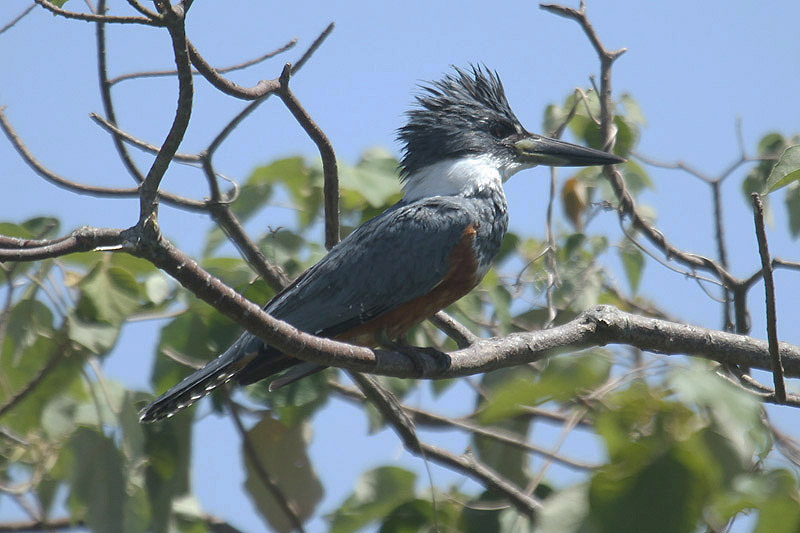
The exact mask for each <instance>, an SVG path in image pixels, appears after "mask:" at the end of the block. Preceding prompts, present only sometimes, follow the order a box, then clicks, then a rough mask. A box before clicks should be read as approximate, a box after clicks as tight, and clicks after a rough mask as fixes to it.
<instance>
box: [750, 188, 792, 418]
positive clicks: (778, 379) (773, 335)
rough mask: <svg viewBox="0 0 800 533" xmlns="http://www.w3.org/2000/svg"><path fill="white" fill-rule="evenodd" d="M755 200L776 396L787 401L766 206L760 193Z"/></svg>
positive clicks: (757, 235) (768, 336)
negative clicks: (765, 220) (768, 242)
mask: <svg viewBox="0 0 800 533" xmlns="http://www.w3.org/2000/svg"><path fill="white" fill-rule="evenodd" d="M751 198H752V200H753V214H754V219H755V224H756V237H757V238H758V252H759V254H760V255H761V272H762V273H763V275H764V292H765V293H766V307H767V339H768V340H769V355H770V359H771V360H772V379H773V381H774V383H775V397H776V398H778V401H781V402H785V401H786V384H785V383H784V382H783V366H782V365H781V353H780V349H779V348H778V317H777V313H776V311H775V282H774V280H773V278H772V265H771V264H770V260H769V246H768V245H767V232H766V230H765V228H764V206H763V205H762V204H761V198H760V197H759V195H758V193H753V194H752V195H751Z"/></svg>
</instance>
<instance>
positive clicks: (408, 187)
mask: <svg viewBox="0 0 800 533" xmlns="http://www.w3.org/2000/svg"><path fill="white" fill-rule="evenodd" d="M531 166H532V165H531ZM524 168H530V166H526V165H521V164H519V163H512V164H510V165H509V164H503V163H502V162H500V161H499V160H498V159H496V158H494V157H491V156H489V155H480V156H466V157H461V158H458V159H447V160H445V161H439V162H438V163H434V164H433V165H428V166H427V167H424V168H422V169H420V170H419V171H417V172H415V173H413V174H411V175H410V176H408V178H406V180H405V183H404V184H403V192H404V193H405V194H404V199H405V200H406V201H409V202H413V201H414V200H419V199H420V198H429V197H432V196H459V195H463V194H469V193H471V192H474V191H478V190H481V189H486V188H492V189H498V188H501V187H502V185H503V182H504V181H506V180H507V179H508V178H510V177H511V176H513V175H514V174H516V173H517V172H519V171H520V170H522V169H524Z"/></svg>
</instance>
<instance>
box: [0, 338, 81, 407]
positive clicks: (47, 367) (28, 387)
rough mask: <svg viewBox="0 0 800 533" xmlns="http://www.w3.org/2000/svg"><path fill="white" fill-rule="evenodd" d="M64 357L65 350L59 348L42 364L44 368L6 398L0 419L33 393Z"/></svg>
mask: <svg viewBox="0 0 800 533" xmlns="http://www.w3.org/2000/svg"><path fill="white" fill-rule="evenodd" d="M65 356H66V353H65V350H64V349H63V347H61V346H60V347H59V348H58V351H56V353H54V354H53V355H51V356H50V359H48V360H47V362H46V363H45V364H44V366H43V367H42V368H41V369H40V370H39V371H38V372H37V373H36V375H34V376H33V377H32V378H31V380H30V381H29V382H28V383H27V384H25V386H24V387H22V388H21V389H20V390H18V391H17V392H15V393H14V394H12V395H11V396H9V397H8V399H7V400H6V401H5V403H3V404H2V405H0V418H2V417H3V415H5V414H6V413H7V412H8V411H10V410H11V409H13V408H14V406H15V405H17V404H18V403H19V402H21V401H22V400H24V399H25V398H26V397H27V396H28V395H29V394H30V393H31V392H33V391H34V390H35V389H36V387H38V386H39V384H40V383H41V382H42V381H44V379H45V378H46V377H47V376H49V375H50V373H51V372H52V371H53V370H54V369H55V368H56V367H57V366H58V363H60V362H61V361H62V360H63V359H64V357H65Z"/></svg>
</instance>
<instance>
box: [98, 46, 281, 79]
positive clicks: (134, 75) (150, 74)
mask: <svg viewBox="0 0 800 533" xmlns="http://www.w3.org/2000/svg"><path fill="white" fill-rule="evenodd" d="M296 44H297V38H296V37H295V38H294V39H291V40H290V41H289V42H287V43H286V44H284V45H283V46H281V47H280V48H276V49H275V50H272V51H270V52H267V53H266V54H263V55H261V56H258V57H256V58H254V59H248V60H247V61H243V62H241V63H237V64H235V65H229V66H227V67H219V68H215V69H214V70H215V71H216V72H217V73H218V74H225V73H228V72H233V71H236V70H242V69H245V68H247V67H251V66H253V65H257V64H259V63H261V62H263V61H266V60H267V59H270V58H272V57H275V56H276V55H278V54H282V53H283V52H286V51H287V50H291V49H292V48H293V47H294V46H295V45H296ZM177 74H178V71H177V70H174V69H172V70H147V71H142V72H130V73H128V74H122V75H120V76H117V77H115V78H111V79H110V80H108V84H109V85H115V84H117V83H119V82H122V81H126V80H134V79H139V78H161V77H166V76H175V75H177ZM192 75H193V76H198V75H201V73H200V71H198V70H194V69H192Z"/></svg>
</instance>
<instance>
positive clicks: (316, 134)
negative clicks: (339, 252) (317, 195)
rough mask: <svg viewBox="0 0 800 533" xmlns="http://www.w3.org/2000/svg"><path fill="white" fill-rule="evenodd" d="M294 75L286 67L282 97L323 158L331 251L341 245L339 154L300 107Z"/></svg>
mask: <svg viewBox="0 0 800 533" xmlns="http://www.w3.org/2000/svg"><path fill="white" fill-rule="evenodd" d="M291 75H292V65H291V63H286V65H285V66H284V68H283V72H282V73H281V77H280V88H279V89H278V96H279V97H280V99H281V101H283V103H284V104H285V105H286V107H287V108H288V109H289V111H290V112H291V113H292V116H294V118H295V119H296V120H297V122H298V123H299V124H300V126H301V127H302V128H303V130H304V131H305V132H306V133H307V134H308V136H309V137H310V138H311V140H312V141H314V144H316V145H317V149H318V150H319V155H320V157H321V158H322V173H323V174H324V176H325V183H324V186H323V187H324V198H325V248H327V249H328V250H330V249H331V248H333V246H334V245H335V244H336V243H338V242H339V170H338V168H337V165H336V154H335V153H334V152H333V146H332V145H331V141H330V140H328V137H327V135H325V133H324V132H323V131H322V129H320V127H319V126H317V124H316V122H314V121H313V120H312V119H311V117H310V116H309V114H308V112H306V110H305V109H304V108H303V106H302V105H301V104H300V101H299V100H298V99H297V98H296V97H295V95H294V93H293V92H292V91H291V89H289V78H290V77H291Z"/></svg>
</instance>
